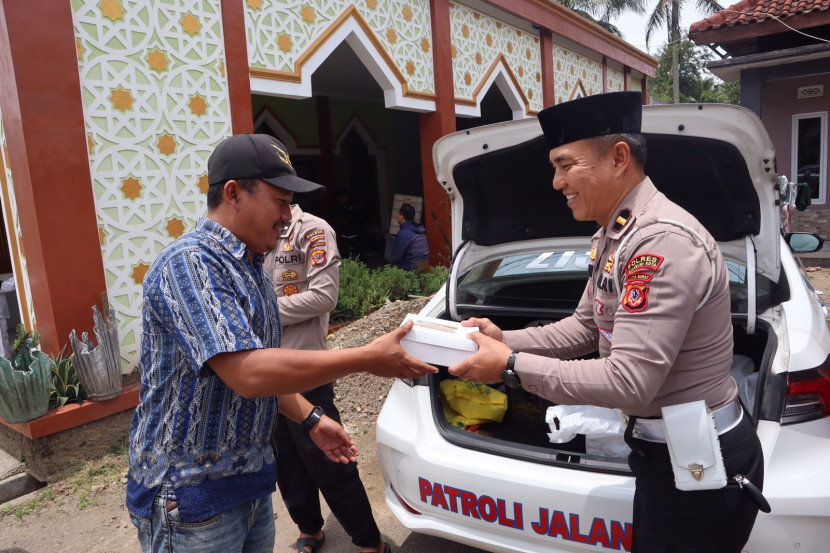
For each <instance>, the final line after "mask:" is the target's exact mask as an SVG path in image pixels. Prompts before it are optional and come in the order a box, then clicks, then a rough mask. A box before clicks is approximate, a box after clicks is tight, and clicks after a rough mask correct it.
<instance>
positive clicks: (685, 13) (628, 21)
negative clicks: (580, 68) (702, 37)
mask: <svg viewBox="0 0 830 553" xmlns="http://www.w3.org/2000/svg"><path fill="white" fill-rule="evenodd" d="M656 3H657V2H656V1H655V0H649V3H648V4H649V6H648V8H647V13H646V14H644V15H637V14H633V13H630V12H629V13H626V14H625V15H623V16H621V17H619V18H618V19H617V20H616V21H614V24H615V25H616V26H617V27H618V28H619V29H620V31H622V34H623V38H624V39H625V41H626V42H628V43H629V44H633V45H634V46H636V47H637V48H639V49H640V50H642V51H643V52H646V53H648V54H651V55H652V56H656V53H657V49H658V48H660V46H662V45H663V44H665V42H666V37H667V32H666V29H665V27H661V28H659V29H656V30H655V31H654V32H653V33H652V35H651V40H650V41H649V45H650V47H651V48H650V49H648V50H647V49H646V21H648V16H649V15H650V14H651V11H652V10H653V9H654V6H655V5H656ZM732 3H734V2H728V1H727V2H721V5H723V6H728V5H731V4H732ZM706 17H707V16H706V15H703V14H702V13H700V12H698V11H697V8H696V7H695V2H691V1H688V0H687V1H686V2H683V9H682V10H681V12H680V28H681V35H680V36H681V37H682V38H685V37H686V34H687V33H688V32H689V26H691V24H692V23H694V22H696V21H700V20H701V19H704V18H706Z"/></svg>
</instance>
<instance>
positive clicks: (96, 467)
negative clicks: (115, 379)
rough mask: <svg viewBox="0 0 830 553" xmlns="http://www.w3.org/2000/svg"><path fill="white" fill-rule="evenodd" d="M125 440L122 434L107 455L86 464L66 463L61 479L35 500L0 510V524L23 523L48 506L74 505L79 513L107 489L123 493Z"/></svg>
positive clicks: (125, 464) (125, 469) (70, 461)
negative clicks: (26, 518)
mask: <svg viewBox="0 0 830 553" xmlns="http://www.w3.org/2000/svg"><path fill="white" fill-rule="evenodd" d="M125 441H126V437H125V436H124V435H121V436H118V437H117V438H116V439H115V441H114V442H113V446H112V447H111V448H110V453H109V454H107V455H104V456H103V457H99V458H97V459H93V460H91V461H86V462H80V461H77V460H74V459H70V460H68V461H67V468H66V471H65V472H64V474H63V477H62V478H61V479H60V480H58V481H56V482H55V483H53V484H52V485H50V486H48V487H46V488H43V490H42V491H41V492H40V493H39V494H38V495H37V497H35V498H34V499H31V500H30V501H27V502H26V503H24V504H22V505H15V506H6V507H2V508H0V521H2V520H3V519H5V518H11V517H14V518H16V519H17V520H19V521H23V520H24V518H25V517H27V516H28V515H31V514H38V513H39V512H40V511H41V510H43V509H44V508H45V507H46V506H48V505H49V504H50V503H53V504H55V505H57V506H58V507H63V506H64V505H74V506H75V508H76V509H77V510H78V511H83V510H84V509H86V508H87V507H89V506H90V505H95V504H96V502H97V497H98V496H99V495H100V494H102V493H104V492H106V491H107V490H108V489H111V488H116V489H119V490H120V492H123V484H121V482H120V480H121V475H123V474H124V473H126V472H127V467H128V465H129V461H128V457H127V450H126V446H125ZM70 508H71V507H70Z"/></svg>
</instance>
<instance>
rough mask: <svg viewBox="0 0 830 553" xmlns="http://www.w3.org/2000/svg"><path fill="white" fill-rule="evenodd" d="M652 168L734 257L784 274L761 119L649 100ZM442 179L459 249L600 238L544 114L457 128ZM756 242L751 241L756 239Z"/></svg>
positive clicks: (443, 155) (440, 158)
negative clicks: (561, 184)
mask: <svg viewBox="0 0 830 553" xmlns="http://www.w3.org/2000/svg"><path fill="white" fill-rule="evenodd" d="M642 131H643V134H644V135H645V136H646V140H647V144H648V159H647V162H646V174H647V175H648V176H649V177H650V178H651V180H652V181H653V182H654V184H655V186H656V187H657V188H658V189H659V190H660V191H662V192H663V193H664V194H666V196H667V197H668V198H669V199H671V200H672V201H674V202H675V203H677V204H679V205H681V206H682V207H684V208H685V209H686V210H688V211H689V212H690V213H692V214H693V215H694V216H695V217H697V218H698V220H699V221H700V222H701V223H702V224H703V225H704V226H706V228H707V229H708V230H709V232H710V233H711V234H712V236H714V237H715V239H716V240H718V242H719V244H720V246H721V249H722V250H723V251H724V254H725V255H728V256H729V257H731V258H733V259H736V260H738V261H741V262H744V263H746V262H747V251H748V250H752V251H753V252H754V256H755V262H756V264H757V269H758V272H759V273H761V274H763V275H764V276H766V277H767V278H770V279H771V280H774V281H777V280H778V273H779V266H780V259H779V256H780V250H779V247H780V245H779V240H778V234H779V223H778V220H777V218H778V217H777V214H778V211H777V209H776V206H775V197H776V194H775V190H776V189H775V187H776V175H775V150H774V147H773V145H772V141H771V140H770V138H769V135H768V134H767V132H766V130H765V129H764V127H763V125H762V123H761V121H760V120H759V119H758V117H757V116H756V115H755V114H754V113H752V112H751V111H749V110H746V109H744V108H741V107H738V106H730V105H723V104H679V105H669V106H645V107H644V108H643V126H642ZM433 161H434V163H435V168H436V174H437V176H438V180H439V183H440V184H441V185H442V186H443V187H444V189H445V190H446V191H447V193H448V194H449V196H450V198H451V200H452V211H453V213H452V224H453V231H452V235H453V247H454V249H455V248H457V247H458V246H459V245H460V244H461V243H462V242H465V241H472V242H475V243H476V244H477V245H478V246H496V245H498V244H504V243H509V242H524V241H533V240H543V239H546V238H558V237H575V236H590V235H592V234H593V233H594V232H595V231H596V229H597V225H596V223H593V222H579V221H575V220H574V219H573V217H572V215H571V211H570V209H569V208H568V207H567V204H566V201H565V198H564V196H563V195H562V194H561V193H560V192H557V191H555V190H554V189H553V187H552V186H551V181H552V177H553V168H552V167H551V165H550V163H549V161H548V148H547V145H546V143H545V140H544V137H543V136H542V131H541V127H540V126H539V124H538V121H537V120H536V118H530V119H523V120H517V121H509V122H506V123H497V124H495V125H488V126H484V127H478V128H474V129H470V130H467V131H461V132H458V133H453V134H450V135H447V136H445V137H443V138H441V139H440V140H438V141H437V142H436V143H435V146H434V148H433ZM746 237H750V239H751V247H748V246H747V238H746Z"/></svg>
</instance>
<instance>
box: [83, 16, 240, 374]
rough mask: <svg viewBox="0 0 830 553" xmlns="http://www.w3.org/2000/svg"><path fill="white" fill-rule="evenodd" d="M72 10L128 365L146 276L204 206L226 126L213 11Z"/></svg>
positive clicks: (102, 225) (110, 284) (218, 24)
mask: <svg viewBox="0 0 830 553" xmlns="http://www.w3.org/2000/svg"><path fill="white" fill-rule="evenodd" d="M239 1H243V0H239ZM72 9H73V19H74V25H75V37H76V38H75V41H76V46H77V50H78V69H79V72H80V77H81V94H82V98H83V103H84V120H85V125H86V130H87V142H88V147H89V164H90V171H91V173H92V186H93V190H94V195H95V208H96V214H97V217H98V229H99V236H100V240H101V252H102V256H103V262H104V271H105V275H106V281H107V291H108V295H109V301H110V304H111V305H112V306H113V307H114V308H115V309H116V312H117V314H118V324H119V328H118V331H119V338H120V342H121V355H122V361H123V366H124V369H125V371H127V370H131V369H132V368H133V367H134V366H135V364H136V362H137V360H138V354H139V345H140V338H141V285H142V281H143V279H144V275H145V273H146V272H147V269H149V267H150V264H151V263H152V262H153V261H154V260H155V258H156V256H157V255H158V254H159V252H160V251H161V250H162V248H164V247H165V246H166V245H167V244H169V243H170V242H172V241H173V240H174V239H175V238H177V237H179V236H181V235H182V234H184V233H185V232H187V231H190V230H192V228H193V227H194V223H195V221H196V219H197V218H198V217H199V216H200V215H202V214H204V212H205V206H206V202H205V192H206V190H207V158H208V156H209V155H210V152H211V151H212V150H213V148H214V146H215V145H216V144H217V143H218V142H219V141H220V140H222V139H223V138H224V137H226V136H228V135H230V134H231V125H230V107H229V100H228V86H227V80H226V78H225V70H224V68H225V53H224V42H223V36H222V14H221V8H220V3H219V2H215V1H211V0H155V1H153V2H127V1H126V0H72ZM90 316H91V312H90Z"/></svg>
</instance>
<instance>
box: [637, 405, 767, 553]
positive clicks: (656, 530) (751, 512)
mask: <svg viewBox="0 0 830 553" xmlns="http://www.w3.org/2000/svg"><path fill="white" fill-rule="evenodd" d="M632 419H633V417H632ZM632 426H633V420H632V421H631V422H629V425H628V430H627V431H626V433H625V439H626V442H627V443H628V445H629V446H630V447H631V454H630V455H629V457H628V464H629V466H630V467H631V470H632V471H633V472H634V476H635V477H636V491H635V492H634V518H633V522H634V544H633V547H632V552H633V553H740V551H741V548H742V547H743V545H744V544H745V543H746V542H747V540H748V539H749V534H750V532H751V531H752V526H753V525H754V524H755V517H756V515H757V514H758V507H757V506H756V505H755V503H754V502H753V501H752V500H751V498H750V495H749V493H748V492H746V491H745V490H742V489H741V488H740V487H739V486H738V484H737V483H735V482H734V481H733V480H732V478H733V477H734V476H735V475H736V474H742V475H744V476H746V477H747V478H748V479H749V481H750V482H752V483H753V484H755V485H756V486H757V487H758V488H759V489H762V487H763V481H764V457H763V453H762V451H761V443H760V441H759V440H758V436H757V434H756V433H755V428H754V427H753V426H752V423H751V422H749V417H748V416H747V415H746V413H744V417H743V420H742V421H741V422H740V424H739V425H738V426H737V427H735V428H733V429H732V430H730V431H729V432H727V433H725V434H722V435H721V436H720V437H719V438H720V445H721V452H722V453H723V462H724V466H725V468H726V477H727V485H726V487H725V488H722V489H719V490H703V491H681V490H678V489H677V488H675V486H674V476H673V473H672V469H671V462H670V459H669V452H668V448H667V446H666V444H660V443H654V442H649V441H646V440H639V439H635V438H632V437H631V429H632Z"/></svg>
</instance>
